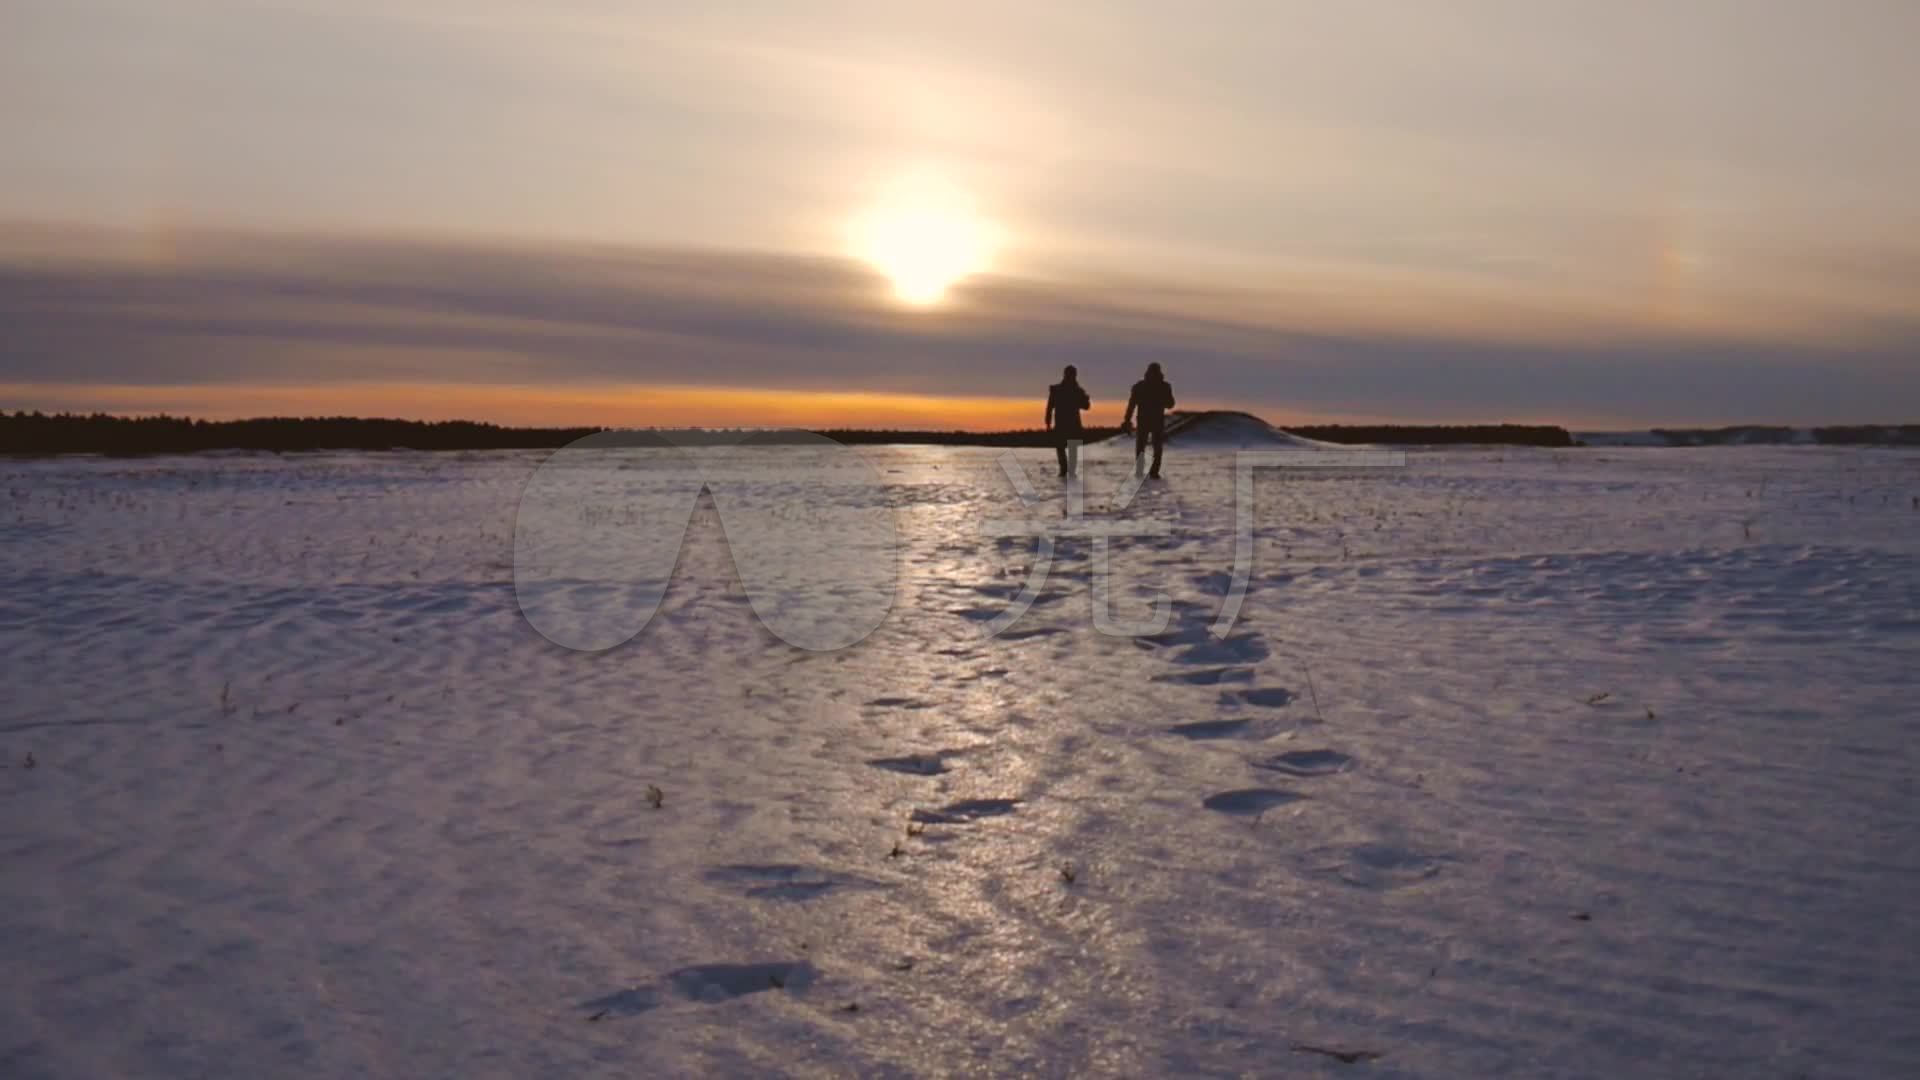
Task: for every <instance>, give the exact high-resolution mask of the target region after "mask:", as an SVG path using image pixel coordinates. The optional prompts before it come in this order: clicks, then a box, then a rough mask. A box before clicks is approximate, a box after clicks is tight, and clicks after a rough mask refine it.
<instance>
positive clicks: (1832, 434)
mask: <svg viewBox="0 0 1920 1080" xmlns="http://www.w3.org/2000/svg"><path fill="white" fill-rule="evenodd" d="M1653 436H1654V437H1655V438H1657V439H1659V440H1661V441H1662V442H1664V443H1666V444H1667V445H1668V446H1774V445H1780V444H1784V443H1796V442H1805V441H1808V440H1811V441H1813V442H1816V443H1820V444H1822V445H1825V446H1920V424H1850V425H1842V426H1837V427H1817V428H1812V429H1800V428H1791V427H1780V426H1775V425H1764V424H1739V425H1735V426H1733V427H1720V428H1654V429H1653Z"/></svg>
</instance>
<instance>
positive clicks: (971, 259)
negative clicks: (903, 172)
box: [854, 177, 994, 305]
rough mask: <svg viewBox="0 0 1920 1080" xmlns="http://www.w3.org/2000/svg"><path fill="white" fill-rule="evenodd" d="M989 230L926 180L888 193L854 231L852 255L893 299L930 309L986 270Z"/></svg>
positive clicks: (946, 189)
mask: <svg viewBox="0 0 1920 1080" xmlns="http://www.w3.org/2000/svg"><path fill="white" fill-rule="evenodd" d="M993 246H994V244H993V230H992V228H991V227H990V226H989V225H988V224H987V223H986V222H985V221H984V220H982V219H981V217H980V216H979V214H978V213H976V212H975V211H974V209H973V206H972V204H971V202H970V201H969V200H968V199H967V198H966V196H965V194H964V193H962V192H960V191H959V190H958V189H956V188H954V187H953V186H951V185H949V184H946V183H944V182H941V181H938V180H934V179H931V178H928V177H915V178H912V179H911V180H909V181H905V182H902V183H900V184H898V185H896V186H895V188H894V189H893V190H891V191H890V192H888V194H887V195H886V197H884V198H883V199H882V200H881V201H880V202H879V204H878V205H876V206H875V207H874V208H873V209H872V210H870V211H868V212H867V213H866V214H865V215H864V216H862V217H861V218H860V219H859V220H858V221H857V222H856V223H855V225H854V250H855V253H856V254H857V255H859V257H860V258H862V259H865V260H866V261H867V262H868V263H871V264H872V265H873V266H874V268H875V269H877V270H879V271H880V272H881V273H883V274H885V275H886V276H887V277H888V279H890V280H891V281H892V282H893V291H894V295H896V296H898V297H899V298H900V299H901V300H903V301H905V302H907V303H909V304H915V305H926V304H932V303H935V302H937V301H939V300H940V299H941V298H942V297H943V296H945V295H946V292H947V289H948V288H949V287H950V286H952V285H953V284H954V283H955V282H957V281H959V280H961V279H962V278H965V277H967V276H968V275H970V274H975V273H979V272H980V271H982V270H985V269H986V268H987V265H988V262H989V261H990V259H991V257H992V254H993Z"/></svg>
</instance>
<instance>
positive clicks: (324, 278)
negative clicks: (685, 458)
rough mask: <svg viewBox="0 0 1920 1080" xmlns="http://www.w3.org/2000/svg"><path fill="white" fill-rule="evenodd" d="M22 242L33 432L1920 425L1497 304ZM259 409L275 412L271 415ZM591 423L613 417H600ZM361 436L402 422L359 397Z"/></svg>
mask: <svg viewBox="0 0 1920 1080" xmlns="http://www.w3.org/2000/svg"><path fill="white" fill-rule="evenodd" d="M11 237H12V239H11V242H10V243H6V244H0V251H8V250H11V251H12V252H14V253H15V254H14V257H13V258H10V259H0V324H4V325H5V326H6V328H7V333H6V335H5V337H4V339H0V384H4V389H3V390H0V393H4V394H5V395H6V396H8V397H10V398H12V399H14V403H15V404H21V405H23V404H31V403H37V402H41V401H46V402H52V403H59V404H81V403H84V401H85V400H86V398H87V393H88V388H89V387H99V388H102V389H101V391H100V393H99V394H98V399H100V400H101V404H102V406H103V407H105V406H109V405H113V401H115V400H117V401H119V402H123V403H124V402H127V401H130V400H136V399H141V400H146V401H155V400H158V401H162V402H165V403H167V405H168V407H179V408H184V409H185V410H186V411H195V410H194V408H193V403H194V402H195V401H196V400H199V401H202V402H204V403H205V404H204V405H203V406H202V407H201V410H200V411H207V410H209V409H213V410H217V411H223V412H225V411H231V409H230V406H231V403H232V402H233V401H234V400H235V398H234V394H235V393H236V391H234V390H232V389H231V388H234V387H242V388H249V389H248V390H247V392H248V393H252V394H254V395H255V396H254V398H253V400H258V401H267V400H272V401H279V402H287V401H297V400H299V398H298V396H297V395H298V394H299V393H302V392H304V393H308V394H310V395H311V396H310V398H309V400H311V401H312V402H313V403H314V407H315V408H316V409H318V408H319V407H320V405H321V403H322V402H326V403H329V404H331V405H338V404H340V403H342V402H344V401H350V400H356V399H353V398H352V397H351V395H349V394H348V390H349V389H351V388H359V389H358V390H356V391H354V392H355V393H360V394H362V395H363V396H364V395H370V394H374V393H375V390H374V389H373V388H379V387H386V388H388V390H389V391H393V388H396V387H411V388H415V389H416V390H417V389H418V388H422V387H433V386H442V387H465V388H469V389H470V390H474V389H477V390H479V391H485V390H487V389H488V388H493V389H495V390H498V391H500V393H499V394H498V395H497V396H496V397H494V398H491V399H487V398H472V397H469V398H463V399H461V400H465V401H471V402H472V403H473V405H474V407H475V408H479V409H483V410H484V411H487V412H489V413H491V414H493V415H497V416H500V417H501V418H504V419H514V418H516V415H518V416H525V415H528V413H529V410H530V409H532V405H531V404H530V403H531V402H532V401H533V400H534V398H537V397H539V396H540V395H545V398H544V400H545V401H546V403H547V405H546V406H543V407H542V408H543V411H542V413H541V415H542V416H543V417H544V418H549V419H550V418H551V415H550V414H551V413H553V412H555V411H558V410H561V409H562V408H576V407H577V408H579V409H581V410H583V415H581V416H580V417H579V419H580V420H582V421H583V422H587V421H601V422H612V421H618V422H648V418H647V415H646V413H647V392H648V390H649V388H656V389H657V392H658V395H659V402H658V404H659V409H658V410H656V411H658V412H659V413H661V414H662V415H663V416H665V414H668V413H670V414H671V417H670V418H667V419H662V420H660V421H659V422H694V421H698V420H700V419H701V417H698V416H690V415H688V413H687V410H688V409H689V408H699V407H703V406H704V407H706V408H708V409H709V410H710V411H712V412H713V413H715V414H717V415H716V416H714V417H713V418H712V419H713V422H718V421H719V419H720V415H718V414H724V416H725V417H726V419H727V420H728V421H729V422H747V421H746V419H745V414H746V413H749V412H751V411H752V409H753V408H754V407H755V406H754V402H756V401H757V402H758V406H757V407H758V408H760V409H761V410H762V411H764V412H766V413H767V414H768V415H771V414H772V413H774V412H781V413H782V415H783V416H784V415H785V413H786V410H777V409H775V408H774V407H773V403H774V402H775V401H777V400H778V395H779V394H781V393H787V394H790V395H798V396H796V397H795V398H794V400H807V397H806V396H807V395H840V397H839V398H833V397H815V398H812V400H813V401H814V402H815V404H816V405H817V406H818V407H821V408H826V407H827V406H828V405H829V404H830V403H836V402H837V404H833V407H834V408H836V409H839V410H841V411H843V412H844V411H845V410H846V408H848V405H847V402H846V401H845V398H844V396H845V395H850V394H853V395H881V396H891V398H892V400H893V405H891V406H889V408H893V409H894V412H895V413H897V414H900V415H914V416H922V415H924V414H925V408H924V402H926V401H934V400H939V399H942V398H951V399H953V402H952V408H951V410H950V414H951V415H952V416H953V417H954V422H955V423H957V424H966V425H987V424H997V423H1000V422H1002V421H1003V420H1004V418H1005V417H1008V416H1012V415H1014V414H1015V413H1016V412H1018V411H1020V410H1019V408H1018V407H1017V406H1016V405H1015V404H1013V403H1015V402H1019V401H1026V400H1030V399H1032V398H1033V397H1034V396H1035V395H1036V393H1037V392H1038V391H1039V389H1040V388H1043V387H1044V386H1045V384H1046V383H1047V382H1048V381H1050V380H1051V379H1052V378H1053V377H1054V376H1055V374H1056V373H1057V370H1058V368H1059V367H1060V366H1061V365H1063V364H1067V363H1073V364H1077V365H1079V366H1080V368H1081V370H1082V372H1083V379H1084V380H1085V381H1087V382H1088V383H1089V385H1090V386H1092V387H1093V388H1094V391H1095V397H1096V399H1097V400H1098V401H1100V403H1101V404H1102V405H1105V406H1108V407H1112V406H1115V405H1117V404H1118V402H1117V401H1115V400H1114V399H1115V397H1116V396H1117V395H1120V394H1123V392H1124V388H1125V386H1126V385H1127V384H1128V383H1129V382H1130V381H1131V380H1132V379H1133V378H1135V377H1137V374H1138V371H1139V370H1140V369H1141V368H1142V367H1143V366H1144V365H1145V364H1146V363H1147V362H1148V361H1154V360H1157V361H1160V362H1161V363H1163V364H1165V365H1166V366H1167V368H1168V370H1169V372H1170V374H1172V375H1173V377H1174V378H1175V380H1176V381H1177V382H1178V383H1179V385H1180V387H1181V390H1182V398H1183V399H1184V400H1187V401H1189V402H1193V403H1196V404H1198V403H1213V404H1218V405H1234V406H1239V407H1247V408H1253V409H1257V410H1260V411H1263V412H1266V413H1268V414H1271V415H1274V416H1276V417H1281V418H1284V417H1289V416H1292V417H1306V416H1326V415H1337V416H1346V417H1368V418H1373V417H1378V418H1392V419H1423V420H1483V419H1529V420H1532V419H1539V420H1558V421H1563V422H1568V423H1605V422H1642V423H1658V422H1709V421H1722V420H1724V421H1735V420H1753V419H1778V420H1799V421H1821V422H1826V421H1865V420H1886V419H1897V418H1901V417H1911V416H1914V415H1920V380H1916V379H1915V377H1914V375H1915V370H1916V364H1920V351H1916V345H1917V344H1920V332H1916V329H1915V327H1914V326H1913V325H1911V324H1901V323H1897V322H1896V323H1891V324H1888V325H1886V326H1884V327H1881V328H1880V332H1878V333H1875V334H1873V335H1870V339H1869V340H1864V341H1853V342H1841V343H1828V344H1821V343H1812V342H1809V343H1803V344H1781V343H1769V342H1768V340H1767V339H1765V338H1753V337H1740V336H1716V335H1714V334H1711V333H1705V332H1702V331H1699V330H1697V329H1689V328H1686V327H1684V326H1682V327H1680V328H1677V329H1673V328H1669V329H1667V330H1661V329H1660V328H1659V327H1657V326H1655V325H1645V326H1640V327H1629V330H1628V331H1627V332H1622V331H1620V330H1618V329H1616V330H1615V331H1613V332H1611V333H1606V334H1601V333H1597V332H1596V333H1594V334H1592V335H1591V336H1583V335H1582V334H1580V333H1578V332H1577V328H1578V326H1579V325H1580V324H1579V322H1578V321H1577V320H1574V321H1571V322H1568V323H1564V324H1562V325H1561V326H1560V329H1559V330H1558V331H1557V332H1556V333H1553V334H1525V333H1523V334H1513V333H1503V332H1500V331H1499V328H1500V327H1502V326H1503V323H1504V322H1506V321H1513V319H1514V318H1518V317H1519V316H1522V315H1525V314H1526V313H1525V312H1524V311H1522V310H1520V309H1510V310H1508V311H1507V315H1508V316H1509V318H1508V319H1506V320H1503V319H1502V310H1501V308H1500V307H1499V306H1498V305H1496V304H1494V302H1493V301H1492V300H1490V299H1488V298H1486V297H1484V296H1482V297H1480V298H1479V299H1478V300H1477V303H1479V304H1480V307H1479V308H1478V309H1477V311H1476V313H1475V314H1474V316H1473V317H1472V318H1470V319H1462V320H1458V321H1457V322H1448V321H1445V320H1439V319H1435V320H1432V321H1427V322H1423V321H1420V320H1417V319H1416V320H1410V321H1402V322H1401V323H1400V324H1399V325H1391V326H1384V327H1383V326H1378V325H1376V326H1371V327H1370V326H1368V325H1367V324H1366V323H1364V322H1360V321H1355V320H1353V319H1351V318H1349V316H1350V315H1351V314H1352V312H1351V311H1348V310H1345V309H1341V310H1333V309H1329V308H1327V307H1325V306H1316V305H1315V304H1313V303H1312V302H1310V301H1311V299H1312V298H1311V297H1306V298H1304V299H1302V298H1301V297H1298V296H1293V295H1291V294H1289V293H1287V292H1286V291H1284V290H1274V291H1268V292H1253V291H1246V290H1243V291H1239V292H1231V291H1224V290H1217V289H1207V288H1196V287H1191V286H1188V287H1178V286H1176V285H1174V284H1171V283H1155V282H1154V281H1152V280H1151V279H1146V278H1132V279H1126V280H1120V279H1109V280H1104V281H1090V280H1086V281H1067V280H1055V281H1038V280H1032V279H1024V278H1017V277H1006V276H1002V277H990V278H985V279H981V280H978V281H976V282H973V283H971V284H970V285H968V286H965V287H962V288H961V289H960V290H959V291H958V292H957V293H956V295H955V299H954V303H953V304H952V305H951V306H949V307H946V308H943V309H936V310H920V311H908V310H904V309H902V308H900V307H898V306H896V305H894V304H892V303H891V302H890V301H889V300H888V299H887V291H886V289H885V287H884V284H883V283H882V282H880V281H878V280H877V279H876V278H875V277H874V276H873V275H872V274H871V273H869V272H868V271H867V270H865V269H864V268H863V267H861V266H859V265H858V264H855V263H851V262H848V261H845V260H838V259H828V258H814V257H800V256H783V255H771V254H741V253H731V254H729V253H713V252H696V251H687V250H645V249H642V250H625V249H610V248H602V249H594V250H587V249H567V248H557V247H528V246H523V247H509V246H503V245H493V246H489V245H482V244H455V243H448V242H427V241H417V240H400V239H372V238H360V239H343V238H321V237H313V236H300V235H279V236H273V235H265V234H242V233H185V234H174V235H172V236H170V237H167V238H164V239H161V238H157V237H152V236H148V237H144V238H142V237H136V236H133V235H130V234H108V233H97V232H96V233H75V234H72V235H70V236H67V237H66V238H65V239H62V234H59V233H57V232H49V231H48V230H38V231H35V232H16V233H14V234H11ZM28 253H31V254H28ZM1296 300H1298V301H1300V302H1298V303H1294V302H1292V301H1296ZM1475 326H1483V327H1486V328H1487V329H1485V330H1483V331H1475V330H1474V329H1473V328H1474V327H1475ZM1568 327H1574V328H1575V331H1574V332H1569V330H1568ZM263 387H267V388H275V389H274V390H273V393H272V394H271V395H268V396H266V397H262V396H261V394H262V393H264V391H262V390H261V389H260V388H263ZM105 388H114V389H113V390H112V392H111V393H109V392H108V391H107V390H106V389H105ZM129 388H146V390H145V391H136V390H132V389H129ZM196 388H198V389H197V390H196ZM508 390H511V391H512V392H511V393H508V392H507V391H508ZM669 391H671V392H669ZM395 392H397V391H395ZM196 393H197V394H198V395H199V396H198V398H197V399H196ZM289 394H292V395H295V396H293V397H289V396H288V395H289ZM529 394H532V397H529V396H528V395H529ZM143 395H144V396H143ZM223 395H224V396H223ZM275 395H277V396H275ZM516 395H517V396H518V397H519V399H520V404H519V405H518V406H516V404H515V400H516ZM728 395H732V396H731V397H729V396H728ZM756 395H758V396H757V397H756ZM403 397H411V399H412V400H415V401H418V400H420V398H419V395H417V394H415V393H414V391H408V392H407V394H406V395H403ZM596 398H597V399H598V400H600V402H601V406H600V407H601V408H602V409H603V411H604V413H605V415H602V416H596V415H586V413H591V412H592V411H593V409H594V408H595V407H596V406H595V404H594V402H595V400H596ZM615 398H617V399H618V403H617V408H616V406H615V400H614V399H615ZM222 402H225V403H227V404H226V405H222V404H221V403H222ZM489 402H491V404H489ZM548 406H550V407H548ZM113 407H120V408H127V407H138V406H137V405H133V406H129V405H126V404H120V405H115V406H113ZM516 410H517V413H516ZM356 411H392V409H390V408H383V407H381V406H380V405H379V404H378V402H377V399H368V401H367V405H366V406H365V407H363V408H361V409H359V410H356ZM616 413H617V415H615V414H616ZM823 422H824V418H823Z"/></svg>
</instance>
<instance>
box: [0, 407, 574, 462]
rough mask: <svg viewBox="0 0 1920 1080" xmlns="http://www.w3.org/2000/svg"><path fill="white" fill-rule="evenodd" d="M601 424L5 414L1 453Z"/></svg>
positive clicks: (312, 444)
mask: <svg viewBox="0 0 1920 1080" xmlns="http://www.w3.org/2000/svg"><path fill="white" fill-rule="evenodd" d="M598 430H600V429H598V428H508V427H500V426H498V425H495V424H481V423H474V422H472V421H467V420H444V421H419V420H378V419H361V418H356V417H345V416H329V417H299V418H295V417H281V416H272V417H262V418H260V419H255V420H189V419H186V418H184V417H178V416H141V417H124V416H108V415H106V414H104V413H94V414H92V415H80V414H76V413H55V414H46V413H39V412H31V413H28V412H17V413H6V412H3V411H0V452H5V453H11V454H73V453H91V454H180V453H191V452H194V451H201V450H270V451H281V452H285V451H301V450H513V449H539V448H545V447H554V446H565V445H566V444H567V443H570V442H572V441H573V440H575V439H578V438H580V437H582V436H585V435H591V434H593V433H594V432H595V431H598Z"/></svg>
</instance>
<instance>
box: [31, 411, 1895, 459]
mask: <svg viewBox="0 0 1920 1080" xmlns="http://www.w3.org/2000/svg"><path fill="white" fill-rule="evenodd" d="M603 430H606V429H604V428H596V427H562V428H514V427H501V426H499V425H497V424H484V423H476V422H472V421H467V420H443V421H419V420H385V419H362V418H355V417H345V416H335V417H263V418H260V419H254V420H192V419H187V418H185V417H177V416H143V417H122V416H109V415H106V414H104V413H94V414H91V415H83V414H77V413H56V414H47V413H40V412H12V413H9V412H6V411H4V410H0V453H9V454H68V453H91V454H178V453H191V452H196V451H207V450H254V451H272V452H280V453H286V452H297V451H309V450H542V449H553V448H557V447H561V446H566V445H567V444H569V443H571V442H573V441H574V440H576V439H581V438H584V437H586V436H588V435H592V434H595V433H596V432H600V431H603ZM1292 430H1293V431H1295V432H1297V433H1298V434H1301V435H1304V436H1306V437H1308V438H1312V439H1319V440H1322V441H1325V442H1333V443H1399V444H1407V445H1412V444H1420V445H1434V444H1463V443H1501V444H1508V445H1525V446H1572V445H1574V442H1573V437H1572V436H1571V435H1569V434H1568V433H1567V431H1566V430H1565V429H1564V428H1559V427H1551V426H1544V425H1520V424H1479V425H1452V426H1412V425H1347V424H1333V425H1324V424H1323V425H1315V426H1311V427H1301V428H1294V429H1292ZM1820 430H1822V431H1831V432H1851V431H1854V430H1855V429H1828V428H1823V429H1820ZM1862 430H1865V429H1862ZM1872 430H1883V429H1872ZM1901 430H1903V431H1909V432H1911V431H1912V429H1901ZM1117 432H1118V429H1116V428H1109V427H1094V428H1088V429H1087V430H1086V433H1085V439H1086V441H1088V442H1096V441H1098V440H1101V439H1106V438H1110V437H1111V436H1113V435H1115V434H1117ZM817 434H819V435H824V436H826V437H827V438H830V439H833V440H834V441H836V442H840V443H846V444H849V445H863V444H864V445H873V444H882V443H900V444H921V445H935V446H996V447H1044V446H1049V445H1051V444H1052V438H1053V437H1052V435H1051V434H1050V433H1048V432H1047V431H1045V430H1042V429H1037V428H1036V429H1029V430H1024V431H999V432H976V431H901V430H874V429H850V428H830V429H824V430H821V431H819V432H817ZM743 438H744V439H745V440H746V441H749V442H758V443H766V442H774V441H779V440H781V439H782V438H783V436H782V435H781V434H779V433H777V432H743V431H738V430H735V431H707V432H704V433H700V432H675V433H674V436H673V441H674V442H677V443H686V442H697V441H712V442H727V443H731V442H738V441H742V439H743ZM1834 441H1844V440H1842V439H1839V438H1836V439H1835V440H1834ZM1863 441H1866V440H1863Z"/></svg>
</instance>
